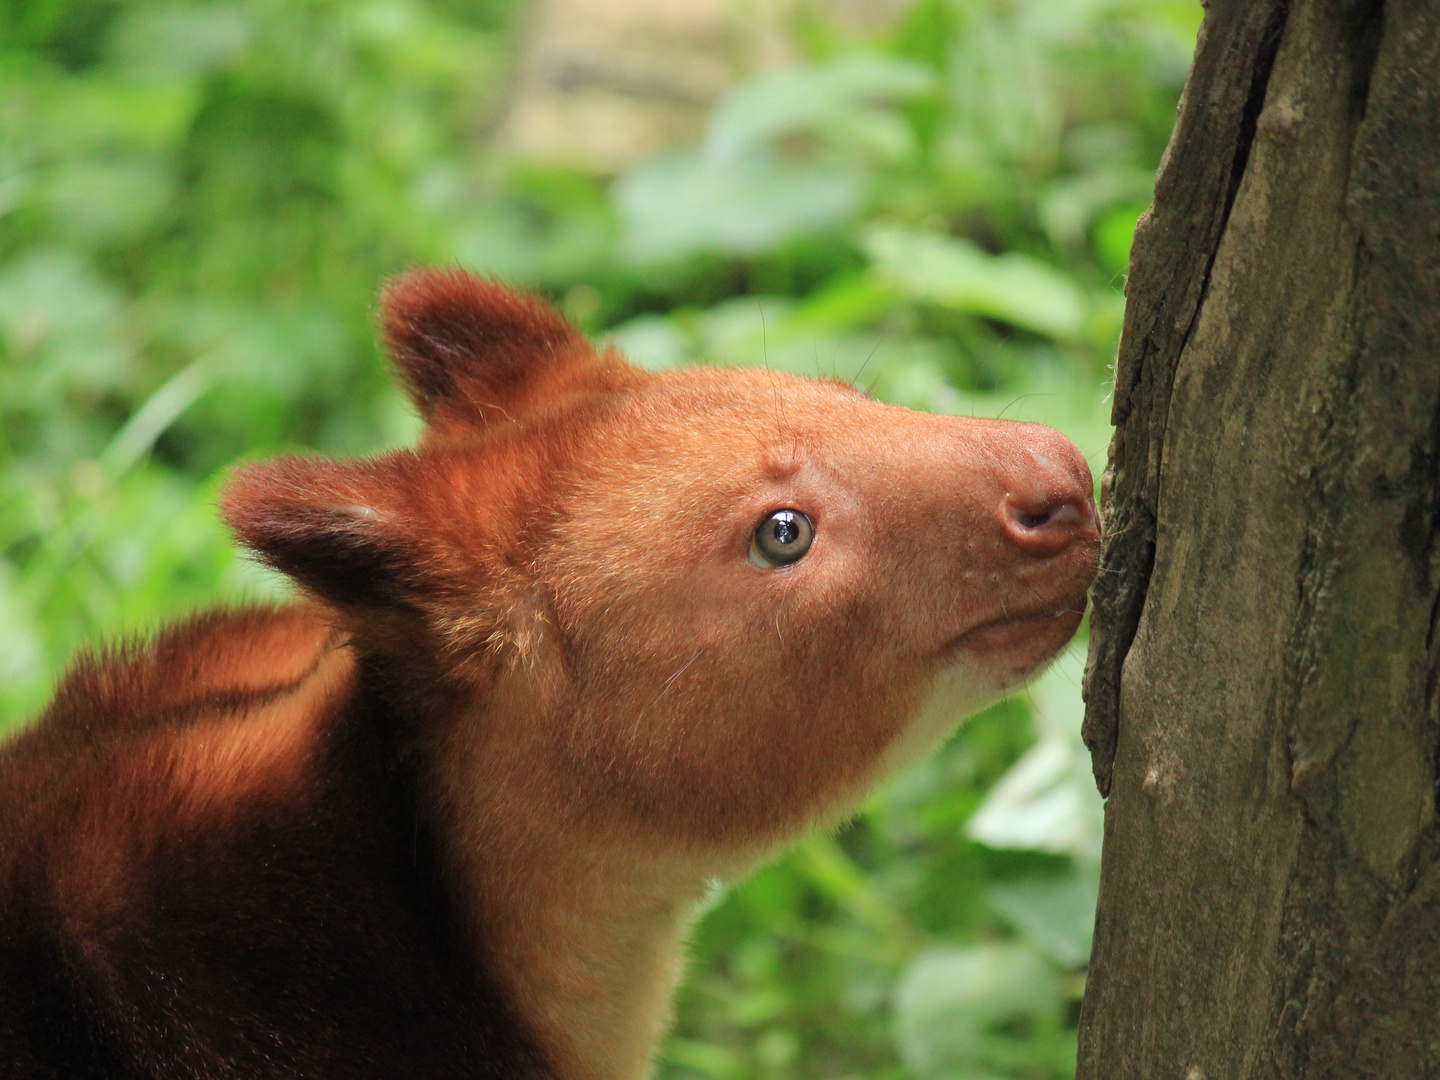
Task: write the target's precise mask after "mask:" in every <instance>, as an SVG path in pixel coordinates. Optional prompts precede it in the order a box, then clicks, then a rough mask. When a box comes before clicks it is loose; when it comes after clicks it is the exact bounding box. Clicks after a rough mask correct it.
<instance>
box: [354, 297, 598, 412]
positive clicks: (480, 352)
mask: <svg viewBox="0 0 1440 1080" xmlns="http://www.w3.org/2000/svg"><path fill="white" fill-rule="evenodd" d="M380 305H381V334H382V337H383V339H384V344H385V349H386V352H387V353H388V354H389V355H390V358H391V360H392V361H393V362H394V364H395V367H396V368H397V369H398V370H399V373H400V377H401V378H402V379H403V380H404V383H405V387H406V389H407V390H408V391H409V392H410V397H411V399H412V400H413V401H414V402H415V405H416V407H417V408H418V409H419V410H420V415H421V416H422V417H424V419H425V421H426V422H427V423H428V424H429V425H430V426H431V427H432V428H436V427H439V428H444V427H447V426H449V425H451V424H454V423H457V422H458V423H463V424H466V425H469V426H478V427H483V426H484V425H485V424H486V423H489V422H494V421H496V420H507V419H508V420H513V419H517V418H518V417H519V416H521V415H522V414H524V413H526V412H529V411H532V410H533V409H535V408H537V407H543V406H544V405H545V404H546V403H547V401H549V400H551V399H553V398H556V397H558V396H559V395H562V394H564V393H565V392H567V391H569V390H571V389H573V388H574V384H575V383H576V382H577V380H578V381H584V380H585V379H586V378H587V377H593V376H595V375H597V374H600V373H602V372H604V371H606V370H613V369H614V368H615V367H616V366H617V365H616V364H615V362H614V361H613V360H611V359H609V358H605V359H602V358H600V357H598V356H596V354H595V352H594V350H592V349H591V347H590V344H589V342H587V341H586V340H585V336H584V335H583V334H581V333H580V331H579V330H577V329H576V328H575V327H574V326H572V325H571V324H570V323H569V322H568V321H567V320H566V319H565V318H563V317H562V316H561V315H560V314H559V313H558V312H557V311H556V310H555V309H554V308H552V307H551V306H550V305H549V304H548V303H546V302H545V301H544V300H542V299H540V298H539V297H536V296H530V295H527V294H525V293H520V292H516V291H514V290H512V289H508V288H506V287H505V286H503V285H500V284H498V283H496V282H493V281H486V280H485V279H483V278H479V277H476V276H475V275H473V274H467V273H465V272H464V271H461V270H414V271H411V272H410V273H408V274H403V275H401V276H400V277H397V278H393V279H392V280H391V281H390V282H389V283H387V284H386V286H385V289H384V292H383V293H382V295H381V300H380Z"/></svg>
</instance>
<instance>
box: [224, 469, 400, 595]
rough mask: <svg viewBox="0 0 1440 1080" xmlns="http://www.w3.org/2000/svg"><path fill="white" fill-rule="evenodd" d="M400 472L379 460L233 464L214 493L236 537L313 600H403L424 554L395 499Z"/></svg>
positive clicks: (398, 486) (398, 488) (398, 487)
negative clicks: (227, 477)
mask: <svg viewBox="0 0 1440 1080" xmlns="http://www.w3.org/2000/svg"><path fill="white" fill-rule="evenodd" d="M402 471H403V470H402V469H401V468H400V463H399V462H398V461H397V460H395V459H386V458H379V459H373V460H368V461H351V462H337V461H327V460H325V459H323V458H299V457H279V458H275V459H274V460H272V461H267V462H265V463H264V464H263V465H242V466H240V467H239V468H237V469H236V470H235V471H234V473H233V474H232V475H231V477H230V480H229V482H228V483H227V484H226V485H225V488H224V490H223V491H222V492H221V495H220V512H221V515H222V516H223V517H224V518H225V522H226V524H228V525H229V526H230V528H231V530H232V531H233V532H234V533H235V536H236V538H237V539H238V540H239V541H240V542H241V543H242V544H244V545H245V546H246V547H248V548H249V549H250V550H251V551H253V552H255V554H256V555H258V556H259V557H260V558H261V559H262V560H264V561H265V562H266V563H268V564H269V565H271V566H273V567H274V568H275V569H277V570H279V571H281V572H282V573H284V574H287V575H288V576H290V577H291V578H293V579H295V581H296V582H298V583H299V584H300V585H301V586H303V587H304V588H305V589H306V590H307V591H309V592H311V593H313V594H314V595H316V596H318V597H320V598H321V599H323V600H326V601H329V602H330V603H333V604H337V605H340V606H342V607H379V606H384V605H393V604H395V603H397V602H400V603H403V602H405V600H406V598H407V597H409V596H411V595H412V594H413V593H414V592H415V591H416V588H417V586H419V585H421V582H419V581H418V580H417V574H418V570H419V568H420V567H422V566H424V565H425V564H426V561H427V560H426V559H425V557H424V555H423V553H422V551H421V550H420V545H421V540H420V538H419V537H418V536H416V535H414V534H415V529H414V528H413V527H407V524H406V522H407V518H408V515H407V514H406V513H405V511H404V508H403V507H402V506H401V505H399V503H398V501H397V499H396V495H395V493H396V492H397V491H403V490H404V489H405V477H404V476H403V475H401V473H402Z"/></svg>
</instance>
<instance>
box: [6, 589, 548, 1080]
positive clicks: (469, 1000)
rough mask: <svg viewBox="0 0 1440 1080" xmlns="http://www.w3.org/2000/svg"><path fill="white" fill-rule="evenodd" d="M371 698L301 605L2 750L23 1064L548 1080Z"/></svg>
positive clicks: (223, 634)
mask: <svg viewBox="0 0 1440 1080" xmlns="http://www.w3.org/2000/svg"><path fill="white" fill-rule="evenodd" d="M362 685H363V675H362V674H361V672H360V671H359V665H358V664H357V662H356V660H355V657H354V655H353V652H352V650H351V649H350V648H349V647H348V646H346V645H344V644H343V643H341V642H339V641H337V640H336V639H334V638H333V637H332V636H331V633H330V630H329V628H328V627H327V626H325V624H324V623H323V622H321V621H320V619H319V617H318V616H317V615H314V614H311V613H310V612H309V611H307V610H305V609H303V608H284V609H275V610H261V609H256V610H250V611H242V612H236V613H229V614H218V613H217V614H212V615H206V616H202V617H200V618H198V619H194V620H191V621H190V622H188V623H185V624H182V625H180V626H178V627H176V628H174V629H172V630H170V631H167V632H166V633H164V634H162V635H160V636H159V637H157V638H156V639H155V640H154V641H153V642H152V643H150V644H148V645H144V646H131V647H127V648H123V649H117V650H112V651H110V652H109V653H108V654H102V655H99V656H96V657H92V658H89V659H87V660H84V661H82V662H81V663H80V664H78V665H77V666H76V667H75V668H73V669H72V670H71V672H70V673H69V674H68V675H67V676H66V678H65V680H64V684H63V687H62V689H61V692H60V693H59V694H58V695H57V698H56V701H55V703H54V704H53V705H52V706H51V708H50V709H49V710H48V711H47V712H46V713H45V715H44V716H42V717H41V719H40V720H39V721H38V722H37V723H36V724H35V725H33V726H32V727H31V728H30V729H29V730H27V731H25V732H23V733H21V734H20V735H19V736H18V737H16V738H15V739H14V740H12V742H11V744H10V745H9V746H7V747H5V748H3V749H0V791H3V792H4V799H3V802H4V804H5V805H3V806H0V969H3V970H6V971H7V977H6V978H5V979H0V1058H4V1057H6V1055H7V1054H8V1055H9V1056H10V1057H11V1058H12V1059H16V1060H22V1061H26V1062H27V1063H28V1062H30V1059H32V1058H33V1059H34V1064H33V1065H31V1066H29V1071H28V1072H26V1073H24V1075H35V1076H46V1075H52V1074H53V1075H57V1076H58V1075H67V1076H69V1075H80V1076H83V1075H97V1076H98V1075H105V1076H127V1075H132V1071H133V1072H134V1074H135V1075H145V1076H182V1075H183V1076H194V1075H219V1074H221V1073H224V1074H225V1075H229V1076H236V1077H251V1076H254V1077H261V1076H264V1077H271V1076H290V1075H307V1076H347V1077H371V1076H375V1077H379V1076H398V1075H428V1076H437V1077H439V1076H446V1077H449V1076H457V1077H458V1076H490V1075H496V1076H503V1075H522V1074H529V1073H533V1072H534V1071H535V1067H534V1065H533V1062H532V1061H531V1059H530V1058H529V1056H528V1051H526V1050H525V1049H524V1047H523V1046H521V1045H519V1044H518V1041H517V1038H516V1037H514V1036H512V1035H511V1034H510V1033H509V1032H510V1029H511V1027H512V1021H511V1020H510V1019H509V1018H508V1016H507V1014H506V1012H505V1009H504V1007H503V1006H502V1005H501V1004H500V1003H499V1001H498V1000H497V998H496V996H495V995H494V993H493V991H491V990H490V988H489V986H488V983H487V982H486V981H485V978H484V975H483V973H478V974H477V973H475V972H472V971H470V970H468V969H466V968H465V966H464V965H463V964H461V963H460V962H459V959H458V958H459V957H460V956H461V955H462V949H461V946H460V942H459V940H458V938H457V937H456V936H455V932H454V930H453V928H452V925H451V920H450V919H449V917H448V913H447V911H446V910H445V906H444V902H443V898H441V897H440V895H439V894H438V892H437V891H436V889H435V887H434V884H433V881H434V879H436V878H437V876H438V871H437V870H436V869H435V861H434V858H433V855H432V853H431V848H432V847H433V845H432V842H431V840H430V837H429V834H428V830H426V829H424V828H422V826H421V823H419V822H418V821H416V820H415V819H414V813H413V808H414V805H415V803H414V796H413V793H412V794H407V791H408V788H406V786H405V783H404V781H403V780H402V781H396V780H395V779H394V778H393V777H391V776H390V775H389V773H387V772H386V771H385V770H384V769H383V768H381V767H379V765H378V764H377V762H378V761H379V759H381V758H382V757H383V755H382V754H381V753H380V749H381V748H380V747H379V746H378V744H377V739H378V738H379V737H380V736H379V734H378V732H380V731H381V730H382V729H383V728H384V718H383V716H380V715H378V713H379V712H383V709H382V708H381V707H380V706H378V705H376V704H375V703H374V702H373V701H369V700H367V698H366V695H365V694H364V693H363V691H362V689H361V687H362ZM57 1040H58V1041H57ZM17 1055H18V1057H17ZM52 1066H53V1068H52ZM47 1070H49V1071H47Z"/></svg>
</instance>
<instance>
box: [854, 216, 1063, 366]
mask: <svg viewBox="0 0 1440 1080" xmlns="http://www.w3.org/2000/svg"><path fill="white" fill-rule="evenodd" d="M861 242H862V245H863V246H864V248H865V251H866V253H867V254H868V255H869V256H870V258H871V259H872V260H873V262H874V265H875V272H876V273H877V274H879V275H880V276H881V278H882V279H883V280H885V281H888V282H890V283H891V284H893V285H894V287H895V288H896V289H897V290H898V291H900V292H901V293H902V294H904V295H905V296H907V297H909V298H910V299H912V300H917V301H922V302H925V303H931V304H937V305H939V306H941V307H947V308H951V309H953V310H956V311H964V312H968V313H970V314H973V315H983V316H985V317H987V318H991V319H997V320H999V321H1001V322H1007V323H1010V324H1011V325H1012V326H1018V327H1020V328H1022V329H1025V330H1031V331H1034V332H1035V333H1038V334H1045V335H1047V336H1049V337H1056V338H1074V337H1076V336H1078V335H1079V333H1080V331H1081V328H1082V327H1083V325H1084V320H1085V298H1084V296H1083V294H1082V293H1081V292H1080V289H1079V288H1078V287H1077V286H1076V285H1075V283H1074V282H1073V281H1071V280H1070V279H1069V278H1068V277H1066V276H1065V275H1064V274H1063V273H1061V272H1060V271H1059V270H1056V269H1055V268H1054V267H1051V266H1048V265H1046V264H1045V263H1042V262H1040V260H1038V259H1033V258H1031V257H1030V256H1028V255H1020V254H1015V253H1008V254H1004V255H990V254H988V253H986V252H984V251H981V250H980V249H979V248H978V247H976V246H975V245H974V244H971V243H969V242H967V241H965V240H959V239H956V238H955V237H953V236H945V235H942V234H940V233H933V232H922V231H920V230H916V229H906V228H900V227H897V226H890V225H876V226H872V227H871V228H869V229H866V230H865V232H864V233H863V235H862V241H861Z"/></svg>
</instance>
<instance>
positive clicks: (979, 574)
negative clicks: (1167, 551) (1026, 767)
mask: <svg viewBox="0 0 1440 1080" xmlns="http://www.w3.org/2000/svg"><path fill="white" fill-rule="evenodd" d="M1047 438H1052V437H1050V436H1047V435H1045V434H1042V432H1041V431H1040V430H1039V429H1032V430H1031V431H1027V430H1025V429H1024V428H1023V427H1022V426H1020V425H1007V424H1003V423H995V422H984V421H972V420H964V419H951V418H940V417H932V416H927V415H923V414H918V413H913V412H910V411H908V410H904V409H898V408H894V407H891V406H886V405H881V404H878V403H876V402H873V401H870V400H868V399H866V398H864V397H863V396H861V395H859V394H857V393H855V392H854V391H852V390H851V389H849V388H848V387H845V386H843V385H837V384H834V383H825V382H819V381H812V380H802V379H795V378H792V377H788V376H783V375H774V374H771V373H767V372H757V371H722V370H691V371H686V372H680V373H675V374H672V375H669V376H665V377H662V378H658V379H656V380H654V382H653V384H652V385H650V386H648V387H646V388H645V389H644V390H643V391H640V392H637V393H636V394H635V395H634V399H633V402H632V403H631V404H630V406H629V407H628V408H626V409H625V410H623V411H621V412H618V413H617V414H616V415H615V416H613V417H611V418H610V419H609V420H608V422H607V423H606V424H605V425H603V426H601V427H598V428H597V429H596V430H595V431H594V432H592V433H591V437H590V440H589V445H588V446H587V447H586V451H587V452H586V454H585V460H584V461H583V462H582V463H579V464H578V465H577V468H576V475H575V477H574V479H573V481H572V482H571V483H570V484H567V485H566V486H564V487H563V488H562V489H561V490H562V491H564V492H565V495H564V498H563V499H562V500H561V501H560V503H559V505H558V507H557V515H558V516H557V520H556V523H555V525H554V526H553V535H552V536H551V537H549V538H548V539H547V541H546V543H545V545H544V547H543V549H542V554H541V557H540V566H539V573H540V577H541V580H542V581H543V583H544V587H545V591H546V593H547V594H548V595H549V597H550V598H551V601H552V603H553V604H554V607H555V618H556V621H557V624H558V625H557V629H558V631H559V633H560V635H561V638H562V640H563V641H564V642H565V645H566V649H567V654H568V658H569V664H570V669H571V672H570V677H571V681H572V684H573V686H574V688H575V689H574V699H573V706H572V711H571V712H570V715H568V716H566V717H565V718H564V719H563V720H562V725H563V726H562V729H561V730H560V731H558V732H557V736H558V744H557V746H558V749H559V751H560V752H561V753H562V754H563V755H564V756H565V759H566V763H567V764H568V765H569V767H570V768H572V769H573V770H574V771H575V774H576V776H577V781H578V783H579V784H580V785H582V786H584V787H587V788H594V789H596V790H597V791H598V795H597V797H598V798H600V799H601V800H608V799H618V800H620V801H623V802H624V803H626V804H627V805H628V806H629V807H630V808H631V809H632V810H633V811H634V812H636V814H637V815H638V816H639V817H640V818H641V819H643V820H644V821H645V822H646V823H647V824H648V826H649V827H654V828H659V829H662V830H664V831H666V832H668V833H670V834H671V835H672V836H674V837H675V839H676V840H685V839H689V840H695V841H701V842H703V843H705V844H707V845H708V844H718V845H720V846H721V847H722V848H723V847H725V846H727V845H738V846H740V847H751V846H753V845H756V844H757V843H758V844H765V843H770V842H774V841H776V840H779V839H781V838H783V837H784V836H786V835H789V834H793V833H794V832H795V831H796V830H798V829H800V828H803V827H804V826H806V825H808V824H812V823H814V822H816V821H824V820H828V819H833V818H834V817H835V816H836V815H838V814H840V813H842V812H844V810H846V809H847V808H848V807H849V806H851V805H853V804H854V802H855V801H856V800H857V799H858V798H859V797H860V796H861V794H863V792H864V790H865V789H866V787H868V785H869V784H870V783H872V782H873V780H874V779H875V776H876V770H877V768H878V767H879V765H880V764H881V762H882V760H883V758H884V756H885V752H886V750H887V748H888V747H890V746H891V744H892V743H893V742H894V741H895V740H896V739H897V738H899V737H900V735H901V734H902V732H903V731H904V729H905V727H906V724H907V721H909V720H910V719H912V718H913V717H914V715H915V714H916V712H917V710H918V708H919V706H920V705H921V703H922V702H923V701H924V700H925V698H926V697H927V696H928V692H929V689H930V685H931V682H932V680H933V678H934V677H935V675H936V674H938V672H939V671H940V670H941V669H942V668H945V667H947V666H949V665H951V664H954V663H967V661H968V669H969V671H970V672H971V673H972V676H973V681H972V686H971V687H970V690H971V695H970V696H971V698H972V701H971V708H972V709H973V708H974V707H978V705H979V704H982V703H983V702H984V701H985V700H988V699H992V698H993V697H995V696H997V695H998V693H999V692H1000V691H1001V690H1002V689H1003V688H1005V687H1006V686H1008V685H1011V684H1013V683H1014V682H1015V681H1017V679H1018V677H1020V676H1022V675H1024V674H1026V673H1028V672H1029V671H1030V670H1032V669H1033V668H1034V666H1036V664H1037V663H1039V662H1041V661H1043V660H1044V659H1047V658H1048V656H1049V655H1050V654H1051V653H1052V652H1053V650H1054V649H1056V648H1058V647H1059V645H1061V644H1063V642H1064V640H1065V639H1067V638H1068V637H1069V632H1070V631H1072V630H1073V624H1072V625H1071V626H1070V627H1069V628H1068V630H1064V631H1062V632H1061V633H1060V634H1058V635H1057V634H1054V633H1052V634H1051V635H1050V639H1049V640H1048V642H1047V641H1044V640H1042V641H1039V642H1038V646H1039V649H1038V651H1037V649H1036V648H1034V647H1033V646H1032V647H1031V648H1029V649H1028V650H1025V649H1022V650H1019V651H1018V652H1015V653H1012V654H1009V655H1006V656H1003V657H999V658H996V657H994V656H988V657H973V656H972V657H966V656H962V655H958V654H957V652H956V650H955V648H954V643H955V641H956V639H958V638H959V637H960V636H961V635H962V634H963V633H965V632H966V631H968V630H971V629H972V628H973V627H975V626H978V625H979V624H981V623H985V622H987V621H989V620H992V619H994V618H996V617H998V616H1001V615H1002V614H1003V613H1007V611H1008V613H1015V612H1018V611H1029V610H1036V609H1043V610H1052V609H1055V608H1057V607H1068V608H1071V609H1073V610H1074V611H1075V612H1076V621H1078V611H1079V610H1080V609H1081V608H1082V607H1083V604H1084V591H1085V588H1086V587H1087V585H1088V583H1089V578H1090V575H1091V574H1092V573H1093V551H1091V552H1086V551H1077V552H1076V555H1077V556H1078V557H1076V558H1072V559H1068V560H1066V559H1061V560H1051V561H1050V564H1049V565H1046V566H1043V567H1042V566H1040V565H1038V564H1037V563H1036V561H1035V560H1034V559H1030V558H1027V557H1025V556H1024V555H1022V554H1021V553H1019V552H1017V551H1014V550H1012V549H1011V547H1010V545H1008V544H1007V542H1006V540H1005V538H1004V536H1003V533H1002V529H1001V527H1000V522H999V520H998V516H997V512H998V508H999V507H1000V504H1001V501H1002V499H1003V497H1004V495H1005V493H1006V488H1007V484H1008V483H1009V482H1010V480H1011V478H1012V477H1011V474H1012V473H1014V472H1015V471H1017V470H1020V469H1023V468H1025V467H1026V465H1027V464H1028V458H1029V456H1030V454H1031V450H1030V449H1029V448H1028V447H1027V440H1035V439H1038V440H1039V441H1041V442H1042V443H1043V442H1045V441H1046V439H1047ZM606 446H617V447H619V446H623V447H624V448H625V452H624V453H623V455H616V454H613V453H612V454H610V455H606V454H605V453H604V452H603V450H602V449H601V448H602V447H606ZM1087 479H1088V478H1087ZM785 508H788V509H795V510H800V511H802V512H804V513H805V514H806V515H808V516H809V517H810V518H811V520H812V521H813V522H814V525H815V540H814V543H813V546H812V547H811V549H810V551H809V553H808V554H807V555H806V556H805V557H804V558H803V559H801V560H800V561H799V562H798V563H796V564H794V565H792V566H789V567H785V568H782V569H762V568H759V567H756V566H755V565H753V564H752V563H751V561H750V560H749V558H748V551H749V545H750V541H751V536H752V534H753V532H754V530H755V528H756V526H757V525H758V524H759V523H760V522H761V521H762V520H763V519H764V518H765V516H766V515H767V514H768V513H770V512H771V511H774V510H777V509H785Z"/></svg>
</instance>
